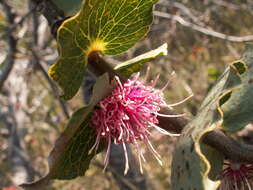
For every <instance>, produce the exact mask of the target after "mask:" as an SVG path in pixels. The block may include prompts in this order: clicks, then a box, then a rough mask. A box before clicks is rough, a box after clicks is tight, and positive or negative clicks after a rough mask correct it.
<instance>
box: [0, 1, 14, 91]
mask: <svg viewBox="0 0 253 190" xmlns="http://www.w3.org/2000/svg"><path fill="white" fill-rule="evenodd" d="M0 3H1V4H2V5H3V8H4V11H5V13H6V17H7V22H8V25H9V26H11V25H13V24H14V19H15V15H14V13H13V12H12V10H11V7H10V6H9V5H8V4H7V3H6V2H5V1H0ZM6 38H7V43H8V49H9V50H8V55H7V57H6V59H5V63H3V68H2V69H1V71H2V72H1V73H0V91H1V89H2V87H3V85H4V82H5V81H6V80H7V78H8V76H9V74H10V72H11V70H12V68H13V65H14V63H15V59H16V58H15V54H16V51H17V47H16V46H17V40H16V39H15V37H14V36H13V34H12V32H10V33H8V35H7V36H6Z"/></svg>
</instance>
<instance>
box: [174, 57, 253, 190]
mask: <svg viewBox="0 0 253 190" xmlns="http://www.w3.org/2000/svg"><path fill="white" fill-rule="evenodd" d="M246 54H247V53H246ZM250 55H251V59H250V60H251V61H252V60H253V59H252V55H253V54H252V52H251V54H250ZM244 58H245V56H244ZM247 72H248V71H247V68H246V66H245V64H244V63H243V62H240V61H238V62H234V63H232V64H231V65H230V66H229V67H228V68H227V69H226V70H225V72H224V73H223V74H222V75H221V76H220V78H219V79H218V81H217V83H216V84H215V85H214V86H213V88H212V89H211V91H210V92H209V93H208V95H207V97H206V98H205V100H204V101H203V103H202V105H201V107H200V109H199V111H198V114H197V116H196V117H195V118H194V119H193V120H192V121H191V122H190V123H189V124H188V125H187V126H186V127H185V129H184V130H183V133H182V135H181V137H180V139H179V142H178V143H177V146H176V150H175V152H174V155H173V162H172V166H173V167H172V180H171V181H172V190H182V189H193V190H195V189H196V190H199V189H201V190H215V189H217V187H218V185H219V181H215V180H216V177H217V175H218V173H219V171H221V169H222V163H223V159H224V158H223V156H222V154H221V153H219V152H217V151H216V150H214V149H212V148H211V147H209V146H207V145H204V144H203V142H202V137H203V135H205V134H206V133H208V132H210V131H212V130H214V129H216V128H221V127H222V126H223V119H224V118H223V116H224V114H223V112H222V111H221V108H222V109H223V106H224V105H226V104H227V103H228V102H230V100H231V97H232V96H233V93H236V91H238V90H239V89H240V88H241V83H242V80H241V78H242V76H243V75H244V74H245V73H247ZM241 98H243V97H241Z"/></svg>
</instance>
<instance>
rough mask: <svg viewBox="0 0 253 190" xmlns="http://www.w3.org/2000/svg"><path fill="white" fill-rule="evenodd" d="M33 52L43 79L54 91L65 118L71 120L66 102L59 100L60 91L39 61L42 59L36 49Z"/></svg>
mask: <svg viewBox="0 0 253 190" xmlns="http://www.w3.org/2000/svg"><path fill="white" fill-rule="evenodd" d="M31 52H32V54H33V57H34V58H35V62H36V66H37V68H38V69H39V70H40V71H41V73H42V75H43V77H44V78H45V79H46V80H47V82H48V84H49V86H50V87H51V89H52V92H53V95H54V97H55V98H57V99H58V101H59V104H60V106H61V109H62V111H63V113H64V115H65V117H66V118H67V119H69V118H70V114H69V110H68V108H67V106H66V104H65V103H64V101H63V100H62V99H61V98H59V95H58V93H57V91H58V90H57V87H56V85H55V84H54V83H53V81H52V80H51V79H50V78H49V76H48V74H47V71H46V70H45V69H44V67H43V66H42V65H41V63H40V61H39V60H40V59H39V57H38V55H37V54H36V51H35V50H34V49H31Z"/></svg>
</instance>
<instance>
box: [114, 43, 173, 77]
mask: <svg viewBox="0 0 253 190" xmlns="http://www.w3.org/2000/svg"><path fill="white" fill-rule="evenodd" d="M167 48H168V45H167V44H166V43H165V44H163V45H162V46H160V47H158V48H157V49H154V50H151V51H149V52H147V53H144V54H142V55H140V56H138V57H135V58H133V59H131V60H128V61H126V62H124V63H121V64H119V65H117V66H116V67H115V68H114V69H115V70H117V71H119V72H120V73H121V74H122V75H124V76H125V77H129V76H131V74H133V73H135V72H138V71H139V70H140V69H141V67H142V66H143V65H144V64H145V63H147V62H149V61H151V60H153V59H155V58H156V57H158V56H159V55H167Z"/></svg>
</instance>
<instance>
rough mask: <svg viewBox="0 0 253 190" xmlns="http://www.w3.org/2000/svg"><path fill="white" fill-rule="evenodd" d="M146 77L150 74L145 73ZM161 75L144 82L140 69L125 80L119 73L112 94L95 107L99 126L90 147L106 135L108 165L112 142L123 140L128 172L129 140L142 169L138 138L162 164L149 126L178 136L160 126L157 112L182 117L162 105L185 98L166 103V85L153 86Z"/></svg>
mask: <svg viewBox="0 0 253 190" xmlns="http://www.w3.org/2000/svg"><path fill="white" fill-rule="evenodd" d="M145 78H147V76H146V77H145ZM158 78H159V76H158V77H157V78H156V79H155V80H154V81H151V83H150V84H148V85H144V83H145V81H146V79H144V80H143V81H140V80H139V73H138V74H136V75H135V76H134V77H133V78H132V79H128V80H127V81H126V82H125V83H124V84H122V83H121V81H120V80H119V78H118V77H115V82H116V87H115V88H114V90H113V92H112V94H111V95H110V96H108V97H106V98H104V99H103V100H102V101H100V102H99V104H98V107H99V109H95V110H94V112H93V117H92V125H93V127H94V128H95V129H96V134H97V138H96V142H95V144H94V146H93V147H92V149H91V150H93V149H94V148H95V149H97V148H98V145H99V142H100V140H101V138H103V139H105V140H106V142H107V143H108V145H107V151H106V157H105V161H104V162H105V163H104V164H105V168H106V167H107V165H108V162H109V155H110V146H111V143H112V142H114V143H115V144H122V146H123V149H124V154H125V171H124V174H126V173H127V171H128V169H129V165H128V155H127V150H126V143H131V144H133V145H134V147H135V149H136V151H137V155H138V159H139V163H140V171H141V172H142V171H143V170H142V160H143V161H144V162H145V158H144V156H143V152H142V151H141V149H140V147H139V144H138V141H142V142H144V143H145V144H146V145H147V147H148V149H149V150H150V151H151V153H152V154H153V155H154V156H155V158H156V159H157V160H158V162H159V163H160V164H161V160H160V155H159V154H158V153H157V152H156V150H155V149H154V148H153V146H152V144H151V143H150V140H149V136H150V134H151V133H150V129H151V128H155V129H157V130H158V131H159V132H161V133H163V134H166V135H170V136H178V135H177V134H171V133H168V132H167V131H165V130H164V129H162V128H160V127H158V123H159V122H158V119H157V116H164V117H180V116H182V115H183V114H181V115H163V114H160V113H159V111H160V108H161V107H167V108H172V107H173V106H175V105H178V104H180V103H182V102H184V101H186V100H187V99H189V98H190V97H188V98H186V99H185V100H183V101H181V102H178V103H176V104H172V105H168V104H166V102H165V100H164V97H163V93H162V91H163V90H164V89H165V88H166V86H167V85H166V86H165V87H164V88H163V89H161V90H158V89H155V88H154V86H155V85H156V82H157V80H158Z"/></svg>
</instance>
